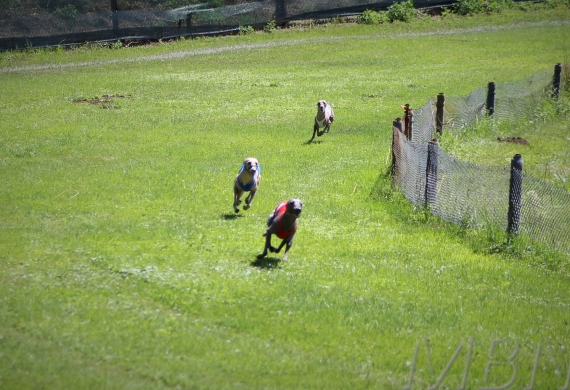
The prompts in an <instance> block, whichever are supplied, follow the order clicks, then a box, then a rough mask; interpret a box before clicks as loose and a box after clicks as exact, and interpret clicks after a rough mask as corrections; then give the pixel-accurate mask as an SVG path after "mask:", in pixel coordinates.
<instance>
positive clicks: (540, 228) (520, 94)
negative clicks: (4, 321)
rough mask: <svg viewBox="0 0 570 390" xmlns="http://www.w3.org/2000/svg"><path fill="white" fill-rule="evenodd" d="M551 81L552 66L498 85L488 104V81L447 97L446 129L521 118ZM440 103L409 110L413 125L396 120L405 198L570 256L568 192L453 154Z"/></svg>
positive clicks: (396, 170)
mask: <svg viewBox="0 0 570 390" xmlns="http://www.w3.org/2000/svg"><path fill="white" fill-rule="evenodd" d="M557 68H558V70H559V69H560V68H559V65H557ZM553 79H554V77H553V72H552V71H544V72H540V73H537V74H535V75H534V76H532V77H531V78H529V79H526V80H521V81H519V82H514V83H501V84H496V85H494V98H495V102H494V103H495V104H494V107H489V106H488V104H489V95H490V94H492V92H493V88H492V86H491V85H489V86H488V87H487V88H481V89H478V90H476V91H474V92H473V93H471V94H469V95H468V96H466V97H452V98H448V97H445V100H444V101H445V103H444V109H443V110H442V111H443V121H442V122H441V123H442V129H443V131H457V130H459V129H461V128H464V127H466V126H472V125H474V124H475V123H476V122H477V121H478V120H479V119H481V118H482V117H483V116H486V115H488V114H489V113H491V112H492V115H493V117H494V118H500V119H501V120H512V119H514V118H517V117H520V116H524V115H526V114H528V112H529V110H532V108H535V107H536V105H537V103H538V102H540V101H541V100H542V99H544V98H545V97H546V96H547V95H548V94H551V93H552V91H553V83H552V82H553ZM440 97H441V96H440ZM437 106H438V103H437V99H431V100H430V101H429V102H428V103H426V104H425V105H424V106H423V107H422V108H420V109H419V110H410V112H409V113H410V114H411V115H412V116H411V118H409V119H408V120H409V122H410V123H409V126H405V123H406V120H404V121H399V120H396V121H395V122H394V126H393V137H394V138H393V143H392V152H393V166H392V170H393V180H394V183H395V184H396V185H397V186H398V187H399V188H400V189H401V190H402V191H403V193H404V195H405V197H406V198H407V199H408V200H409V201H410V202H412V203H413V204H414V205H416V206H420V207H429V208H430V211H431V212H432V214H434V215H437V216H438V217H440V218H442V219H443V220H445V221H449V222H453V223H456V224H460V225H464V226H468V227H472V228H481V227H484V226H489V225H493V226H497V227H499V228H500V229H502V230H504V231H507V230H509V231H511V232H514V233H519V232H522V233H523V234H525V235H527V236H529V237H530V238H532V239H534V240H537V241H540V242H543V243H546V244H548V245H549V246H551V247H552V248H554V249H557V250H561V251H563V252H567V253H570V193H569V192H567V191H565V190H564V189H562V188H560V187H558V186H556V185H554V184H552V183H549V182H546V181H544V180H540V179H538V178H536V177H533V176H532V175H528V174H525V173H524V168H523V172H521V171H520V170H517V169H514V168H513V166H512V165H511V166H510V167H485V166H481V165H477V164H473V163H468V162H464V161H460V160H458V159H457V158H455V157H453V156H451V155H449V154H448V153H446V152H445V151H444V150H443V149H441V148H440V147H439V145H438V142H437V140H434V137H436V135H437V131H438V130H440V129H438V115H437V113H438V109H437ZM398 119H399V118H398ZM404 119H405V118H404ZM440 120H441V118H440ZM410 133H411V134H410ZM408 136H409V138H410V139H408ZM521 162H522V159H521ZM517 175H518V176H517ZM513 177H515V178H517V177H518V179H517V180H518V183H519V184H517V185H515V187H517V186H518V187H520V188H514V189H513V188H512V187H513V186H512V183H513ZM517 180H515V182H517ZM521 180H522V186H521V184H520V181H521ZM517 190H518V191H517ZM513 203H514V204H515V206H516V205H518V209H516V207H515V210H514V211H513V208H512V207H511V209H510V208H509V205H511V206H512V205H513ZM511 213H514V214H515V215H514V217H517V216H518V217H519V218H518V222H517V221H515V222H513V221H514V220H513V219H509V216H510V214H511ZM517 213H518V215H516V214H517ZM512 223H515V225H514V226H511V224H512Z"/></svg>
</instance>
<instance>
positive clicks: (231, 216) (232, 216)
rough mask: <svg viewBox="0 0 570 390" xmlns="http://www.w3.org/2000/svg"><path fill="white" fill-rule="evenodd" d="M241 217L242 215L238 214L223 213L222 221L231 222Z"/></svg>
mask: <svg viewBox="0 0 570 390" xmlns="http://www.w3.org/2000/svg"><path fill="white" fill-rule="evenodd" d="M241 217H243V214H238V213H225V214H222V219H224V220H226V221H232V220H234V219H238V218H241Z"/></svg>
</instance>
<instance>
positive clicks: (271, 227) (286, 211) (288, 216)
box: [257, 199, 303, 261]
mask: <svg viewBox="0 0 570 390" xmlns="http://www.w3.org/2000/svg"><path fill="white" fill-rule="evenodd" d="M302 210H303V202H301V201H300V200H299V199H290V200H288V201H283V202H281V203H279V205H278V206H277V208H276V209H275V210H273V212H272V213H271V214H270V215H269V219H268V220H267V230H266V231H265V233H263V235H264V236H265V248H263V253H262V254H260V255H257V258H258V259H263V258H264V257H265V256H267V251H268V250H269V251H270V252H272V253H279V251H281V248H283V246H284V245H285V244H287V246H286V248H285V254H284V255H283V261H286V260H287V256H288V254H289V249H291V246H293V237H294V236H295V232H296V231H297V224H298V221H297V218H299V216H300V215H301V211H302ZM272 234H275V235H276V236H277V237H279V238H281V239H282V240H283V241H281V244H280V245H279V247H278V248H274V247H273V246H271V235H272Z"/></svg>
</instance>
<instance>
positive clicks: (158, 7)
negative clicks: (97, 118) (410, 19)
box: [0, 0, 453, 51]
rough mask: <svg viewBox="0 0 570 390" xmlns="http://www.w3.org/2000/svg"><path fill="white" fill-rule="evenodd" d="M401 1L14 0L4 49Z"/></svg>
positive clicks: (280, 20)
mask: <svg viewBox="0 0 570 390" xmlns="http://www.w3.org/2000/svg"><path fill="white" fill-rule="evenodd" d="M399 1H402V0H382V1H369V0H326V1H324V0H261V1H252V0H211V1H209V2H203V3H198V4H193V3H195V0H194V1H192V0H188V1H182V0H138V1H132V0H94V1H88V0H68V1H63V0H52V1H51V2H50V1H47V2H46V1H39V0H9V1H8V3H7V4H5V5H2V7H0V51H5V50H14V49H23V48H26V47H43V46H54V45H68V44H78V43H85V42H92V41H116V40H119V39H120V40H128V39H137V40H144V39H169V38H176V37H182V36H200V35H217V34H224V33H230V32H236V31H238V30H239V27H240V26H252V27H255V28H262V27H263V26H265V25H266V24H267V23H268V22H269V21H271V20H275V22H276V25H283V24H286V23H287V22H289V21H293V20H306V19H325V18H334V17H337V16H349V15H356V14H359V13H362V12H363V11H365V10H367V9H373V10H385V9H387V8H388V7H389V6H390V5H392V4H393V3H396V2H399ZM452 2H453V1H451V0H415V1H414V6H415V7H416V8H427V7H433V6H444V5H450V4H452ZM34 3H37V5H35V6H34ZM46 4H47V5H48V6H46ZM49 4H51V6H49ZM183 4H184V5H183ZM24 5H25V6H24ZM135 7H136V9H135Z"/></svg>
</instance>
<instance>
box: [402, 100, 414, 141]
mask: <svg viewBox="0 0 570 390" xmlns="http://www.w3.org/2000/svg"><path fill="white" fill-rule="evenodd" d="M403 108H404V134H405V135H406V138H407V139H408V140H409V141H411V140H412V132H413V129H412V117H413V115H412V108H411V107H410V105H409V104H405V105H404V107H403Z"/></svg>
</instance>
